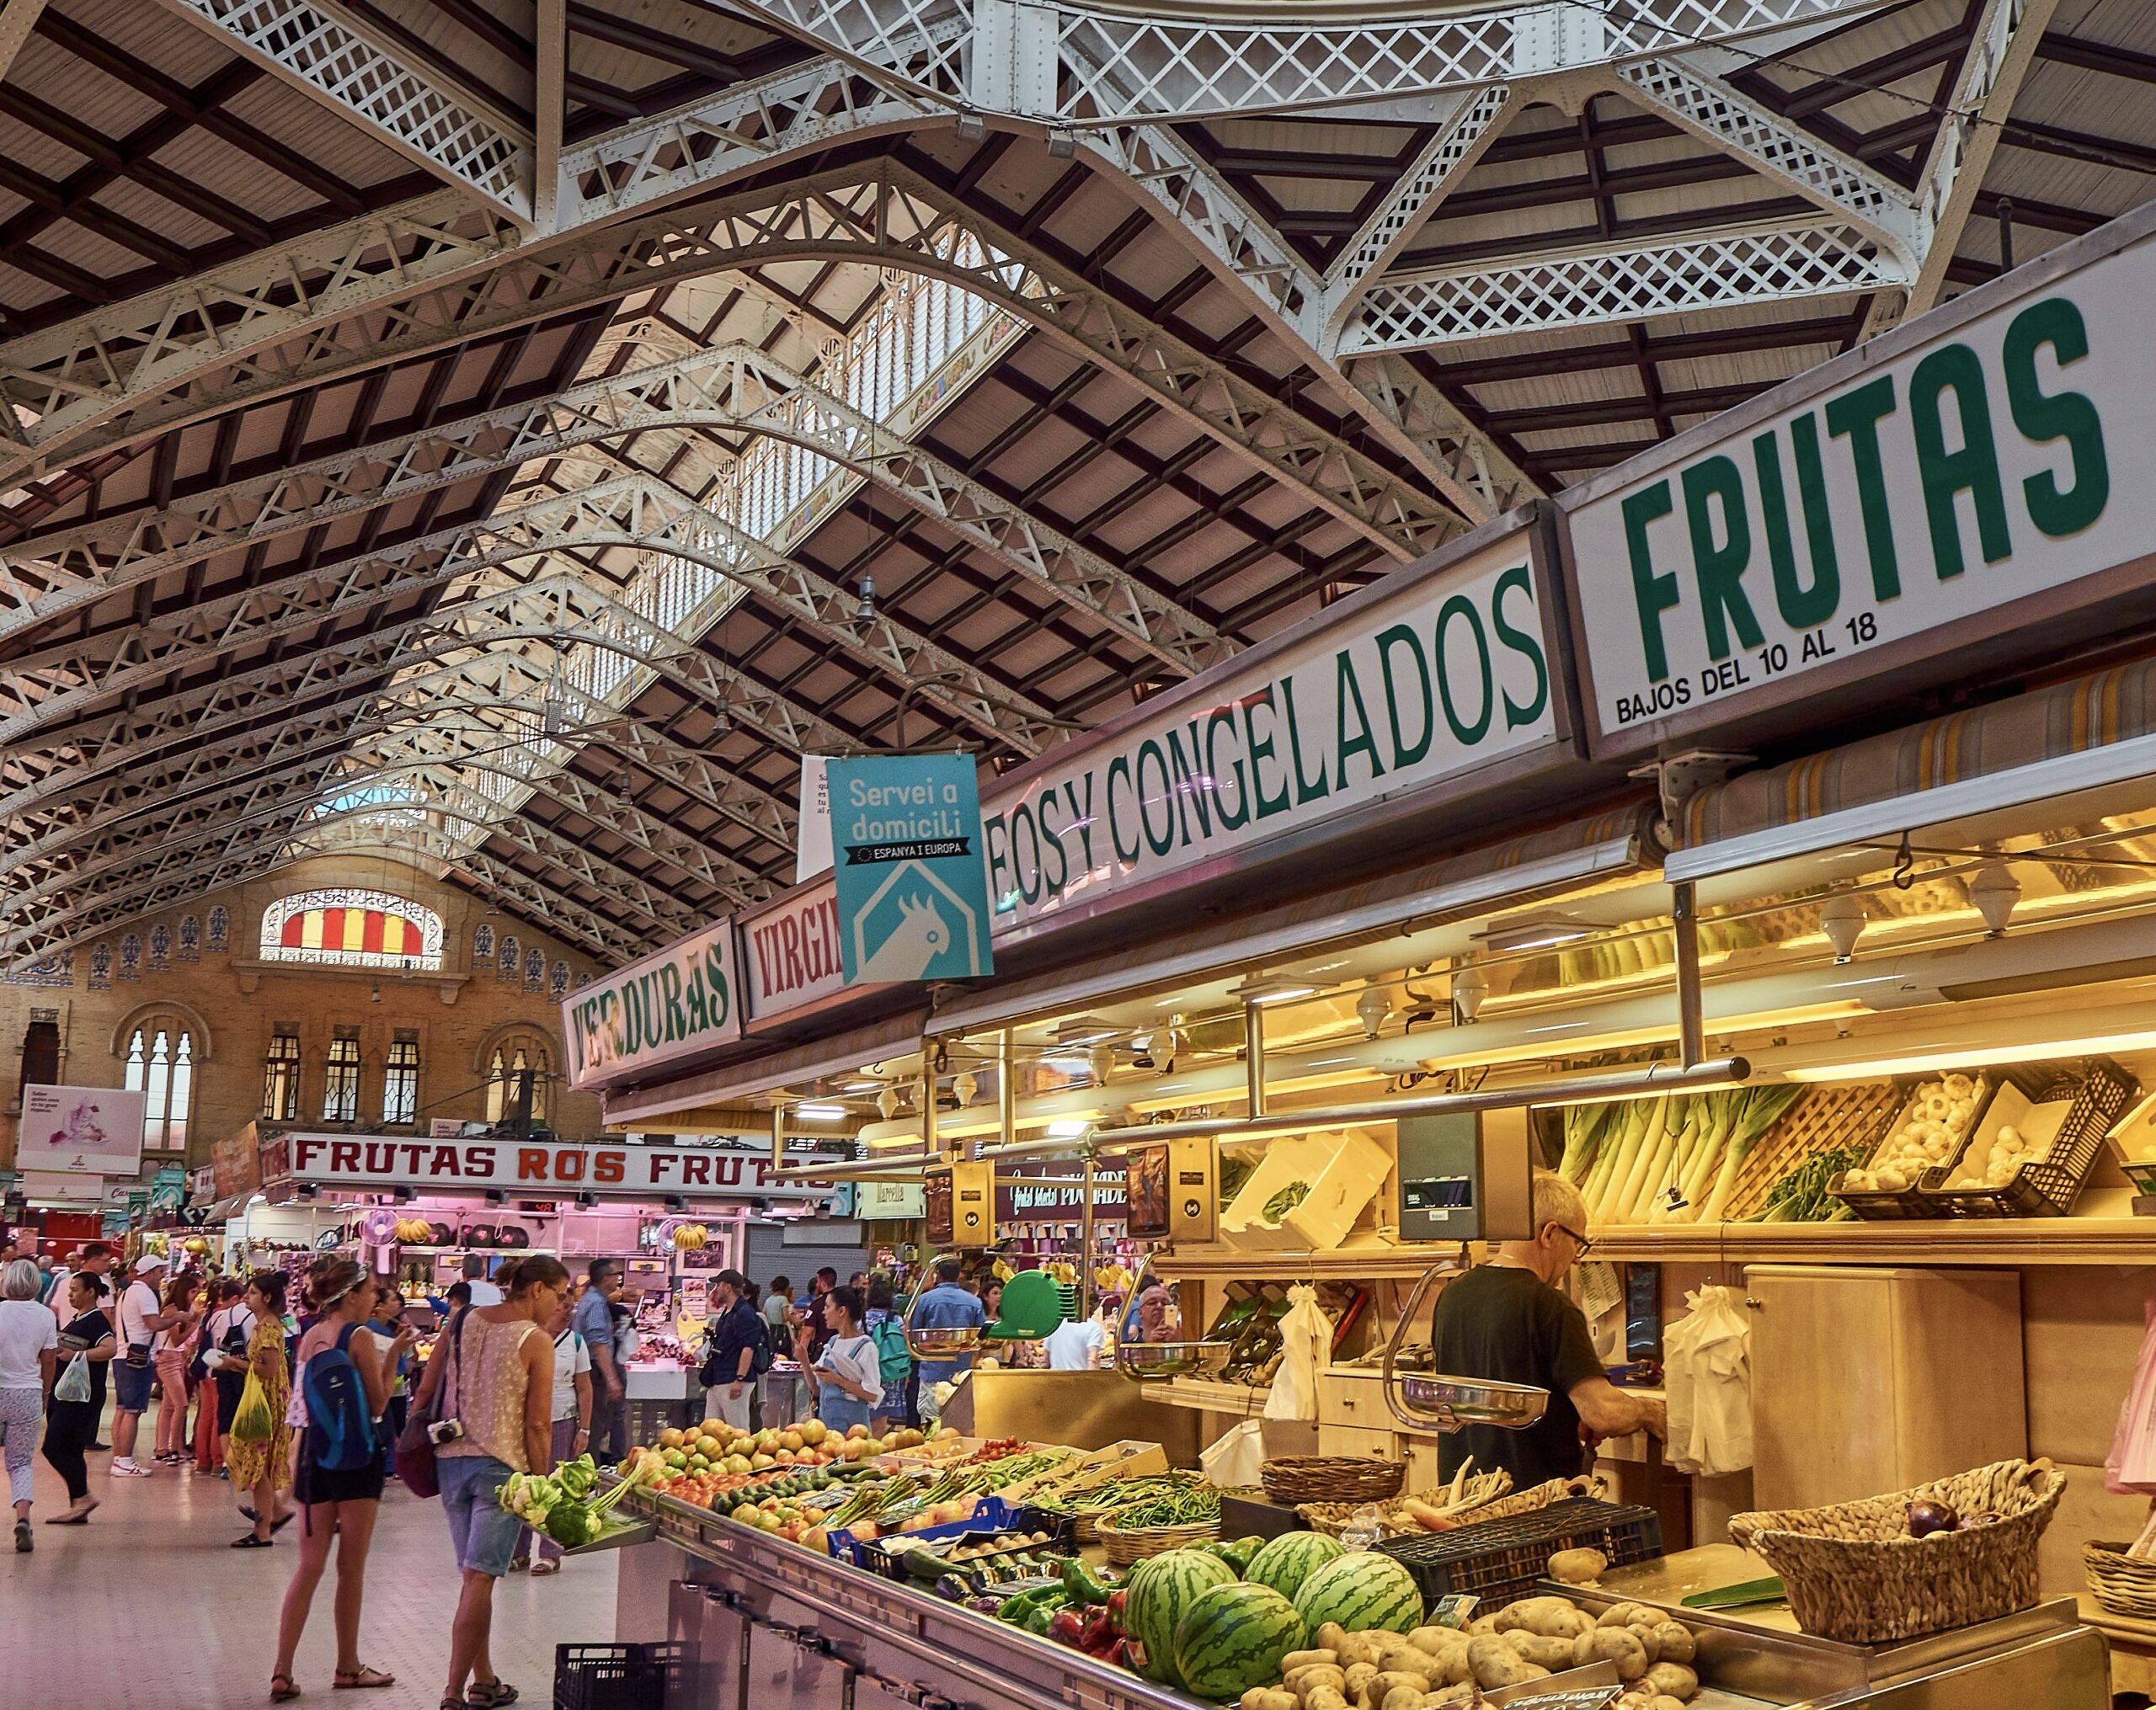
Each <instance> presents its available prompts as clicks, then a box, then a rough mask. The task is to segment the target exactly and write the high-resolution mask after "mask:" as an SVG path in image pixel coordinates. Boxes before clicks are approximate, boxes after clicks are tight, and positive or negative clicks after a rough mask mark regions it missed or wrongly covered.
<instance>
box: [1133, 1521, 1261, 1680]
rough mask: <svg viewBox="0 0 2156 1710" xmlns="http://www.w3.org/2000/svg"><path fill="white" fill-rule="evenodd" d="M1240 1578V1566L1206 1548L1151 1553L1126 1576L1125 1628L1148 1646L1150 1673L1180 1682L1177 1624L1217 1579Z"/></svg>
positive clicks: (1228, 1582)
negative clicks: (1127, 1577)
mask: <svg viewBox="0 0 2156 1710" xmlns="http://www.w3.org/2000/svg"><path fill="white" fill-rule="evenodd" d="M1235 1583H1236V1580H1235V1569H1233V1568H1231V1567H1230V1566H1229V1565H1228V1564H1226V1563H1225V1562H1224V1561H1222V1560H1221V1559H1220V1558H1219V1557H1218V1556H1209V1555H1208V1554H1206V1553H1205V1552H1204V1551H1203V1550H1196V1549H1190V1550H1169V1551H1167V1552H1166V1553H1164V1554H1161V1555H1157V1556H1148V1557H1147V1558H1145V1560H1144V1561H1142V1562H1140V1563H1139V1564H1138V1565H1137V1566H1136V1567H1134V1568H1133V1569H1131V1570H1130V1577H1129V1579H1126V1580H1125V1581H1124V1582H1123V1589H1124V1590H1125V1591H1126V1592H1127V1593H1128V1594H1129V1595H1127V1596H1126V1597H1125V1599H1124V1601H1123V1631H1124V1632H1125V1633H1129V1635H1130V1637H1131V1638H1134V1639H1136V1640H1137V1641H1138V1643H1139V1644H1140V1645H1141V1646H1143V1647H1144V1649H1145V1662H1144V1664H1143V1668H1144V1671H1145V1675H1146V1677H1147V1678H1148V1679H1150V1680H1155V1681H1160V1682H1161V1684H1162V1685H1163V1686H1182V1675H1178V1674H1177V1672H1176V1628H1177V1626H1178V1625H1180V1624H1181V1622H1182V1617H1183V1616H1184V1614H1185V1612H1186V1611H1187V1610H1188V1609H1189V1608H1190V1606H1191V1605H1192V1604H1193V1603H1195V1602H1196V1601H1198V1598H1199V1597H1200V1596H1201V1595H1203V1594H1204V1593H1205V1592H1208V1591H1210V1590H1212V1589H1213V1588H1214V1586H1216V1585H1235Z"/></svg>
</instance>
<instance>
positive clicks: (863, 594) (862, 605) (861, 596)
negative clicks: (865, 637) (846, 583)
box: [853, 572, 876, 623]
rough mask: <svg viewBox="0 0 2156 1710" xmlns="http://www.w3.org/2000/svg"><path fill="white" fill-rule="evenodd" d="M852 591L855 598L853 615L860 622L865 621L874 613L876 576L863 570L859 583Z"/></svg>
mask: <svg viewBox="0 0 2156 1710" xmlns="http://www.w3.org/2000/svg"><path fill="white" fill-rule="evenodd" d="M854 591H855V594H857V599H856V601H855V604H854V608H853V615H854V616H855V617H857V618H858V619H859V620H860V621H862V622H863V623H867V621H869V619H871V618H873V617H874V616H875V615H876V578H874V577H873V576H871V575H869V574H867V573H866V572H863V573H862V578H861V584H860V586H859V587H858V588H857V589H855V590H854Z"/></svg>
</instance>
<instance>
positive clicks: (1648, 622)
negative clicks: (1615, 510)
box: [1623, 481, 1678, 683]
mask: <svg viewBox="0 0 2156 1710" xmlns="http://www.w3.org/2000/svg"><path fill="white" fill-rule="evenodd" d="M1623 509H1624V513H1625V551H1626V552H1627V554H1628V556H1629V557H1630V559H1631V561H1632V599H1633V603H1634V604H1635V605H1637V606H1638V608H1639V613H1640V647H1641V649H1642V650H1643V651H1644V652H1645V653H1646V660H1647V676H1648V678H1649V679H1651V680H1652V681H1654V682H1657V683H1659V682H1661V681H1662V680H1663V679H1665V678H1667V677H1668V675H1669V651H1668V648H1666V647H1663V646H1662V613H1664V612H1665V611H1668V610H1669V609H1670V608H1671V607H1672V606H1673V605H1676V604H1677V601H1678V591H1677V578H1676V577H1675V576H1674V575H1673V574H1671V573H1668V572H1667V571H1657V570H1656V568H1655V567H1654V548H1653V547H1652V546H1650V545H1649V544H1648V542H1647V525H1648V524H1649V523H1652V522H1657V521H1659V520H1660V519H1662V518H1663V517H1666V516H1668V514H1669V513H1670V512H1671V511H1672V510H1673V509H1675V505H1674V504H1673V502H1672V500H1671V498H1670V497H1669V483H1668V482H1666V481H1657V482H1655V484H1654V485H1653V486H1652V487H1641V489H1640V490H1639V491H1638V492H1637V493H1633V494H1631V495H1630V497H1628V498H1626V499H1625V503H1624V506H1623Z"/></svg>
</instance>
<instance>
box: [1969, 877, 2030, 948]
mask: <svg viewBox="0 0 2156 1710" xmlns="http://www.w3.org/2000/svg"><path fill="white" fill-rule="evenodd" d="M1969 900H1970V901H1971V902H1972V903H1975V904H1976V905H1977V913H1978V914H1982V915H1983V917H1984V924H1985V925H1986V926H1988V928H1990V929H1991V931H1990V935H1991V936H1992V937H1993V938H2004V937H2005V936H2006V928H2007V923H2008V922H2009V921H2010V920H2012V919H2014V907H2015V904H2016V903H2019V902H2020V900H2021V882H2020V880H2019V879H2017V878H2015V876H2014V870H2013V869H2012V868H2011V867H2009V866H2007V864H2006V863H2005V862H2004V861H1986V862H1985V863H1984V864H1983V866H1981V867H1979V868H1978V869H1977V876H1976V877H1975V878H1973V879H1972V880H1971V881H1970V882H1969Z"/></svg>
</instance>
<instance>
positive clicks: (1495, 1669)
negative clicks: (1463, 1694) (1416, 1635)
mask: <svg viewBox="0 0 2156 1710" xmlns="http://www.w3.org/2000/svg"><path fill="white" fill-rule="evenodd" d="M1467 1666H1468V1667H1469V1669H1470V1670H1472V1671H1473V1673H1474V1675H1475V1684H1476V1686H1485V1687H1493V1686H1518V1685H1519V1684H1520V1683H1521V1682H1522V1681H1533V1680H1539V1679H1540V1678H1541V1675H1543V1673H1544V1672H1545V1670H1540V1669H1537V1668H1536V1667H1535V1665H1534V1664H1533V1663H1530V1662H1526V1661H1524V1660H1523V1659H1521V1657H1520V1654H1519V1653H1518V1652H1517V1651H1515V1650H1514V1649H1513V1648H1512V1646H1511V1644H1510V1643H1508V1642H1507V1641H1506V1640H1505V1639H1503V1638H1500V1637H1498V1636H1497V1634H1496V1633H1486V1634H1485V1635H1483V1636H1482V1637H1481V1638H1476V1639H1470V1641H1469V1642H1468V1646H1467ZM1645 1666H1646V1665H1645V1664H1642V1665H1641V1668H1642V1669H1644V1668H1645Z"/></svg>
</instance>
